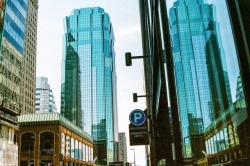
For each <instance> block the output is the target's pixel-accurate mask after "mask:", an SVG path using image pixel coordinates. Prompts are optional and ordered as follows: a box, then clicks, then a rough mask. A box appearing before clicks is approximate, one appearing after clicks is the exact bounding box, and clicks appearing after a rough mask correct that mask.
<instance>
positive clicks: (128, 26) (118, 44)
mask: <svg viewBox="0 0 250 166" xmlns="http://www.w3.org/2000/svg"><path fill="white" fill-rule="evenodd" d="M97 6H99V7H102V8H104V10H105V12H106V13H108V14H109V15H110V19H111V22H112V25H113V29H114V35H115V52H116V75H117V93H118V94H117V95H118V99H117V100H118V129H119V132H126V136H127V145H129V135H128V124H129V114H130V112H132V110H134V109H142V110H144V109H145V98H138V102H137V103H133V97H132V94H133V93H138V95H143V94H145V92H144V90H143V89H144V86H143V68H142V60H139V59H136V60H133V66H131V67H126V66H125V52H131V53H132V55H134V56H141V55H142V46H141V32H140V18H139V4H138V0H73V1H72V0H40V1H39V9H38V41H37V71H36V76H37V77H41V76H43V77H47V78H48V81H49V84H50V86H51V89H52V90H53V94H54V97H55V101H56V106H57V109H58V111H60V90H61V89H60V86H61V62H62V50H63V47H62V39H63V31H64V30H63V19H64V17H65V16H68V15H70V13H71V11H72V10H73V9H79V8H84V7H97ZM131 149H135V156H136V165H140V166H144V165H146V164H145V162H146V161H145V160H146V159H145V152H144V146H133V147H129V146H128V150H127V152H128V161H130V162H133V160H134V158H133V151H132V150H131Z"/></svg>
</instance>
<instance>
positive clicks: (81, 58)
mask: <svg viewBox="0 0 250 166" xmlns="http://www.w3.org/2000/svg"><path fill="white" fill-rule="evenodd" d="M64 30H65V31H64V32H65V34H64V54H63V62H62V84H61V113H62V114H63V115H64V116H65V117H66V118H68V119H69V120H71V121H72V122H73V123H75V124H76V125H78V126H81V127H82V128H83V130H84V131H85V132H87V133H88V134H90V135H91V136H92V137H93V140H94V143H95V145H94V157H97V161H96V162H97V163H99V164H107V162H110V161H114V157H115V152H114V149H115V146H114V143H113V142H111V141H118V131H117V106H116V70H115V52H114V35H113V29H112V24H111V21H110V18H109V15H108V14H107V13H105V12H104V9H102V8H100V7H94V8H82V9H75V10H73V12H72V13H71V15H70V16H68V17H66V18H65V20H64Z"/></svg>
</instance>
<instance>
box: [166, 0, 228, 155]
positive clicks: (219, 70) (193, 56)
mask: <svg viewBox="0 0 250 166" xmlns="http://www.w3.org/2000/svg"><path fill="white" fill-rule="evenodd" d="M169 16H170V27H171V38H172V51H173V58H174V70H175V78H176V88H177V98H178V106H179V112H180V121H181V130H182V139H183V146H184V149H183V151H184V157H198V156H197V155H201V149H204V148H205V146H204V140H202V134H203V131H204V130H205V129H206V127H208V126H209V125H210V124H211V122H212V121H214V120H215V119H216V118H217V117H219V116H220V115H222V114H223V113H224V111H225V110H226V109H227V108H228V107H229V106H230V105H231V104H232V99H231V92H230V86H229V80H228V73H227V67H226V62H225V55H224V50H223V48H222V44H221V38H220V32H219V28H218V27H219V25H218V23H217V22H216V14H215V6H214V5H212V4H205V3H204V0H177V1H176V2H174V6H173V7H172V8H170V14H169Z"/></svg>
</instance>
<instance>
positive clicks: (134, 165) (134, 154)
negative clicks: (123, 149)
mask: <svg viewBox="0 0 250 166" xmlns="http://www.w3.org/2000/svg"><path fill="white" fill-rule="evenodd" d="M131 150H133V151H134V166H136V164H135V149H131Z"/></svg>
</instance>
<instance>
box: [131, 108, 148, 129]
mask: <svg viewBox="0 0 250 166" xmlns="http://www.w3.org/2000/svg"><path fill="white" fill-rule="evenodd" d="M146 119H147V117H146V115H145V113H144V111H142V110H140V109H135V110H133V111H132V112H131V113H130V115H129V120H130V122H131V123H132V124H133V125H135V126H141V125H142V124H144V122H145V121H146Z"/></svg>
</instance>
